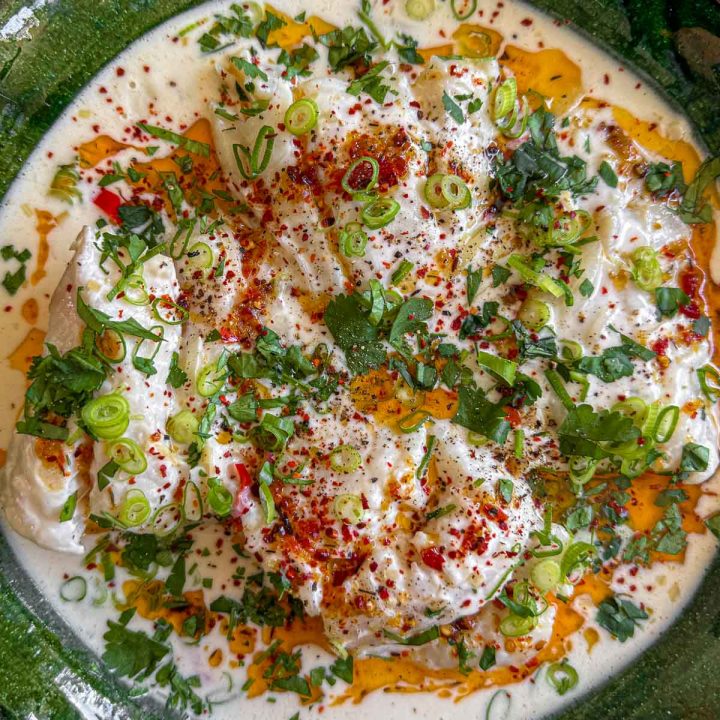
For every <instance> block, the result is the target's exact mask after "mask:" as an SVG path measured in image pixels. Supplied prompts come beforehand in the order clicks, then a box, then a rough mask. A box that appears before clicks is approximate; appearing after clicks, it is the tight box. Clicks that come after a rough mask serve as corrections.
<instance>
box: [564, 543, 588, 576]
mask: <svg viewBox="0 0 720 720" xmlns="http://www.w3.org/2000/svg"><path fill="white" fill-rule="evenodd" d="M596 555H597V550H596V549H595V546H594V545H591V544H590V543H586V542H576V543H573V544H572V545H570V546H569V547H568V549H567V550H566V551H565V554H564V555H563V556H562V560H561V561H560V570H561V571H562V576H563V578H567V579H568V580H569V581H570V582H572V581H573V579H574V580H575V581H577V580H579V577H575V578H574V577H573V576H574V575H575V573H578V572H579V573H580V574H582V573H583V572H584V570H585V568H586V567H587V566H588V565H589V564H590V562H591V560H592V558H594V557H595V556H596Z"/></svg>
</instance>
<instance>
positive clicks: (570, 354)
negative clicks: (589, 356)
mask: <svg viewBox="0 0 720 720" xmlns="http://www.w3.org/2000/svg"><path fill="white" fill-rule="evenodd" d="M560 348H561V353H562V356H563V357H564V358H565V359H566V360H580V359H581V358H582V356H583V348H582V345H581V344H580V343H579V342H575V340H561V341H560Z"/></svg>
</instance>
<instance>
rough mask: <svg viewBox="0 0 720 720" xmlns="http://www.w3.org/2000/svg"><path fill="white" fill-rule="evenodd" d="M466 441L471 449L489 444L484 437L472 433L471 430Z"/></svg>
mask: <svg viewBox="0 0 720 720" xmlns="http://www.w3.org/2000/svg"><path fill="white" fill-rule="evenodd" d="M467 441H468V442H469V443H470V444H471V445H472V446H473V447H483V446H485V445H487V444H488V443H489V442H490V441H489V440H488V438H487V436H486V435H482V434H480V433H476V432H473V431H472V430H470V431H468V434H467Z"/></svg>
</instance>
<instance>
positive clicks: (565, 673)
mask: <svg viewBox="0 0 720 720" xmlns="http://www.w3.org/2000/svg"><path fill="white" fill-rule="evenodd" d="M547 679H548V682H549V683H550V684H551V685H552V686H553V687H554V688H555V690H557V692H558V695H564V694H565V693H566V692H568V691H570V690H572V689H573V688H574V687H575V686H576V685H577V684H578V674H577V670H576V669H575V668H574V667H573V666H572V665H570V663H569V662H568V661H567V660H563V661H562V662H556V663H553V664H552V665H550V666H549V667H548V669H547Z"/></svg>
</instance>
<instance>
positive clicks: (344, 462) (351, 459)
mask: <svg viewBox="0 0 720 720" xmlns="http://www.w3.org/2000/svg"><path fill="white" fill-rule="evenodd" d="M361 464H362V457H361V456H360V453H359V452H358V451H357V450H356V449H355V448H354V447H353V446H352V445H338V446H337V447H336V448H335V449H334V450H333V451H332V452H331V453H330V467H331V468H332V469H333V470H335V472H342V473H351V472H355V470H357V469H358V468H359V467H360V465H361Z"/></svg>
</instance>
